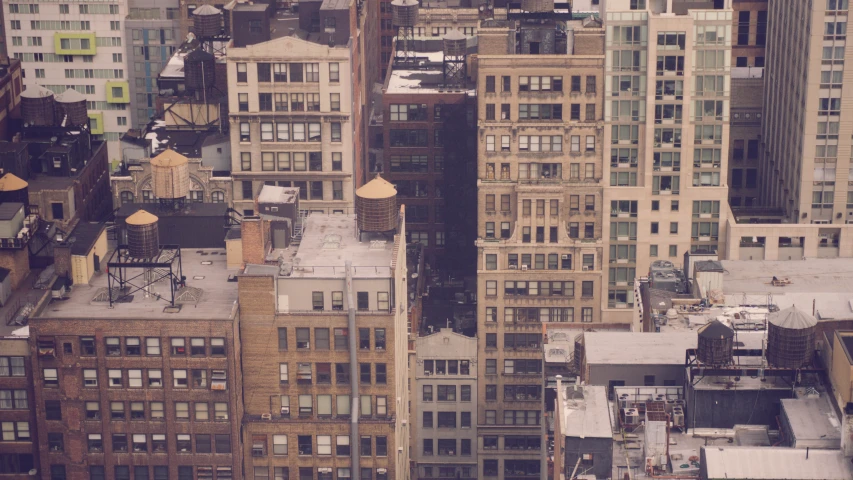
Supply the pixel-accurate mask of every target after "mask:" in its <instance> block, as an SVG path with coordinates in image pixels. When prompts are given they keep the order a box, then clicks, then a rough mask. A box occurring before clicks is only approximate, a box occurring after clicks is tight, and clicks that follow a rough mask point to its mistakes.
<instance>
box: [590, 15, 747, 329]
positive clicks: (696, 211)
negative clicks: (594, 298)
mask: <svg viewBox="0 0 853 480" xmlns="http://www.w3.org/2000/svg"><path fill="white" fill-rule="evenodd" d="M717 7H721V8H717ZM603 18H604V24H605V27H606V32H607V33H606V35H607V40H606V47H605V48H606V51H607V53H606V56H607V59H606V80H605V82H604V84H605V89H606V90H605V102H604V120H605V122H606V123H607V126H606V128H605V129H604V148H605V152H604V157H605V159H608V158H609V160H610V161H609V162H608V161H605V162H604V179H605V183H606V186H605V188H604V205H605V207H608V206H609V207H610V214H609V215H605V216H604V221H603V223H604V235H605V236H606V238H609V240H610V244H609V248H607V249H605V251H604V255H605V260H604V265H606V268H607V272H605V275H604V278H605V281H607V282H608V288H607V295H603V296H602V297H603V301H602V308H603V310H604V313H603V314H602V315H603V316H604V317H606V318H607V319H608V321H627V317H628V316H629V315H630V311H631V308H633V307H634V294H633V291H632V290H633V287H632V285H633V281H634V277H636V276H645V275H646V274H647V273H648V271H649V265H650V263H651V262H652V261H654V260H658V259H662V260H670V261H674V262H680V260H681V258H682V256H683V255H684V253H685V252H687V251H691V252H696V251H703V250H711V251H719V252H721V253H722V252H724V251H725V250H724V248H723V247H724V245H723V243H724V241H725V236H724V232H723V229H724V226H725V217H726V212H727V211H728V208H727V195H728V194H727V192H728V188H727V185H726V183H727V178H726V177H727V163H728V153H729V151H728V150H729V149H728V143H729V142H728V135H729V107H730V106H729V92H730V68H731V44H732V10H731V2H730V1H729V0H726V1H724V2H714V1H706V2H695V1H693V2H682V1H679V0H669V1H665V2H659V1H646V0H610V1H608V2H607V3H606V4H605V6H604V10H603Z"/></svg>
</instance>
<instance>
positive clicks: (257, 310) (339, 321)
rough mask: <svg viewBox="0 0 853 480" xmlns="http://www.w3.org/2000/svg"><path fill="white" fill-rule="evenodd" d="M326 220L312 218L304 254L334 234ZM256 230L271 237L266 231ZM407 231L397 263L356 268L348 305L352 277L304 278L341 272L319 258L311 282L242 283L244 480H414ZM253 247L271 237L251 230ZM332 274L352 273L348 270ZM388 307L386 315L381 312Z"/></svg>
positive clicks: (260, 276)
mask: <svg viewBox="0 0 853 480" xmlns="http://www.w3.org/2000/svg"><path fill="white" fill-rule="evenodd" d="M318 217H319V216H318V215H312V216H309V217H308V224H307V226H306V231H305V233H304V236H303V238H302V242H301V244H300V245H299V246H300V247H302V248H306V247H305V246H306V244H309V243H311V244H313V243H315V242H319V243H321V244H322V242H323V238H324V234H322V233H320V234H318V233H316V232H315V230H314V229H313V228H314V227H313V226H312V225H313V223H312V221H314V220H316V219H317V218H318ZM320 221H321V222H322V220H320ZM253 223H254V224H253V227H254V226H257V227H259V228H263V226H262V223H261V222H253ZM400 225H401V229H400V230H399V232H398V234H397V235H396V236H395V239H394V242H393V247H391V246H390V245H389V246H388V247H386V248H385V251H386V252H387V253H388V257H389V258H388V259H386V260H388V263H386V264H384V265H382V266H377V267H365V266H364V262H362V263H357V262H354V263H357V265H361V266H355V267H353V279H352V280H351V281H352V286H351V288H352V290H353V297H349V296H348V295H347V292H348V290H349V289H350V284H349V281H348V280H347V278H346V277H345V276H343V275H332V277H331V278H330V277H323V276H319V277H315V276H313V275H311V274H302V273H300V272H313V271H314V270H315V269H327V268H328V269H331V268H332V267H333V266H332V265H328V264H326V263H319V264H316V262H312V261H310V258H313V257H306V258H302V257H300V258H302V260H301V261H300V262H299V263H298V265H299V267H298V268H299V269H302V270H294V271H293V272H292V275H279V274H278V268H274V269H273V270H275V272H276V274H272V273H268V272H270V270H268V267H266V266H260V265H257V264H250V265H249V266H248V267H247V268H246V270H245V272H244V273H243V274H241V275H240V276H239V279H238V287H239V303H240V318H241V324H240V338H241V341H242V345H243V356H242V366H243V372H244V376H243V386H244V398H245V415H244V422H243V425H244V428H243V443H244V452H243V454H244V457H245V458H246V468H245V472H246V478H248V479H254V480H266V479H268V478H273V477H276V478H282V477H284V478H288V477H287V475H289V478H300V477H302V478H305V476H308V475H310V476H311V477H312V478H316V479H327V478H328V479H332V478H353V479H356V478H363V479H371V480H373V479H376V480H387V479H408V478H410V472H409V432H408V420H409V398H408V378H409V372H408V342H407V336H408V332H407V328H406V323H407V317H406V312H407V308H406V303H407V300H406V296H407V295H406V283H405V278H406V262H405V243H404V240H403V239H404V238H405V231H404V229H403V228H402V225H404V220H402V214H401V220H400ZM245 226H246V225H245V224H244V231H243V240H244V241H245V240H246V238H247V231H246V229H245ZM318 228H319V227H318ZM326 228H328V227H326ZM322 231H327V230H326V229H325V228H324V229H322ZM328 231H331V230H328ZM250 235H253V236H254V237H252V238H255V237H259V236H261V235H263V234H262V233H261V232H255V231H254V230H252V232H251V233H250ZM317 235H320V236H319V237H318V236H317ZM389 243H390V242H389ZM291 248H292V249H297V248H298V247H297V246H296V245H293V246H292V247H291ZM342 248H351V247H342ZM356 248H358V247H356ZM364 248H365V250H366V248H367V247H366V246H365V247H364ZM297 252H298V250H297ZM353 254H355V253H353ZM362 254H364V252H363V253H362ZM244 255H245V258H246V261H247V263H252V259H253V258H255V259H257V258H256V257H257V255H255V254H253V253H251V252H247V248H246V247H245V246H244ZM297 255H298V253H297ZM341 255H344V256H346V255H349V254H346V253H343V252H342V253H341ZM317 261H320V260H317ZM389 264H390V269H389V270H388V271H390V272H391V274H390V275H391V276H390V277H383V276H382V275H379V276H377V277H375V278H371V276H370V275H369V276H368V277H364V276H363V275H360V274H359V271H360V270H359V269H365V268H368V269H370V270H374V269H377V268H378V269H388V267H389ZM334 268H335V271H337V272H339V273H340V272H343V271H344V262H343V260H342V259H340V265H335V266H334ZM330 271H331V270H330ZM361 271H364V270H361ZM303 275H304V276H303ZM389 289H391V291H390V292H389ZM389 294H390V301H388V300H389ZM350 298H352V300H351V299H350ZM355 298H357V299H358V308H357V311H354V315H355V329H354V330H351V329H350V328H349V313H350V303H349V302H350V301H354V299H355ZM381 298H385V302H386V303H380V299H381ZM318 299H319V300H318ZM338 301H340V302H341V303H337V302H338ZM318 302H319V303H318ZM352 308H353V309H354V310H355V309H356V306H355V305H353V306H352ZM351 342H352V343H351ZM351 346H355V351H354V352H352V351H351V350H350V348H351ZM352 358H355V359H356V363H357V365H356V366H355V367H356V368H355V372H357V373H356V374H355V376H353V374H352V370H351V368H350V366H351V362H352ZM354 384H355V385H354ZM356 385H357V388H354V387H355V386H356ZM354 390H355V391H357V395H358V397H359V398H357V399H356V398H353V392H354ZM354 427H355V428H357V429H358V432H357V435H356V437H357V440H353V436H354V434H353V428H354ZM354 450H355V452H356V453H357V458H358V465H356V466H353V463H352V462H353V453H354Z"/></svg>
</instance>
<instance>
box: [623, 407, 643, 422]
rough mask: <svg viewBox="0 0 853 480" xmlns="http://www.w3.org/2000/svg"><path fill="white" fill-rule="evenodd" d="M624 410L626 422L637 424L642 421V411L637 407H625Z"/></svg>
mask: <svg viewBox="0 0 853 480" xmlns="http://www.w3.org/2000/svg"><path fill="white" fill-rule="evenodd" d="M623 412H624V414H623V416H624V417H625V423H626V424H628V425H637V424H638V423H640V411H639V410H637V409H636V408H625V409H623Z"/></svg>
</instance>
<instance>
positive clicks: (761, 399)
mask: <svg viewBox="0 0 853 480" xmlns="http://www.w3.org/2000/svg"><path fill="white" fill-rule="evenodd" d="M793 397H794V393H793V391H791V390H783V389H769V388H768V389H762V390H757V389H756V390H746V389H743V390H721V389H719V388H715V389H694V388H688V389H687V398H686V400H687V409H686V411H685V412H684V414H685V416H686V417H687V418H685V421H686V422H687V425H688V428H732V427H734V426H735V425H740V424H750V425H768V426H770V427H771V428H773V429H777V428H779V426H778V424H777V423H776V416H777V415H780V413H781V400H782V399H783V398H793Z"/></svg>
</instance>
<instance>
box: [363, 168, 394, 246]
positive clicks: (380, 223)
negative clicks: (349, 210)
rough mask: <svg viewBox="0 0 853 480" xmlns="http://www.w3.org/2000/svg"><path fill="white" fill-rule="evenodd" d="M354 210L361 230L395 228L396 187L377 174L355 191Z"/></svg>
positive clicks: (383, 230) (377, 230) (372, 230)
mask: <svg viewBox="0 0 853 480" xmlns="http://www.w3.org/2000/svg"><path fill="white" fill-rule="evenodd" d="M355 212H356V216H357V221H358V230H359V231H361V232H390V231H392V230H395V229H396V228H397V189H396V188H394V185H392V184H391V183H389V182H388V181H387V180H385V179H383V178H382V177H380V176H379V175H377V176H376V178H374V179H373V180H371V181H369V182H367V183H366V184H365V185H363V186H362V187H361V188H359V189H358V190H356V191H355Z"/></svg>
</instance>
